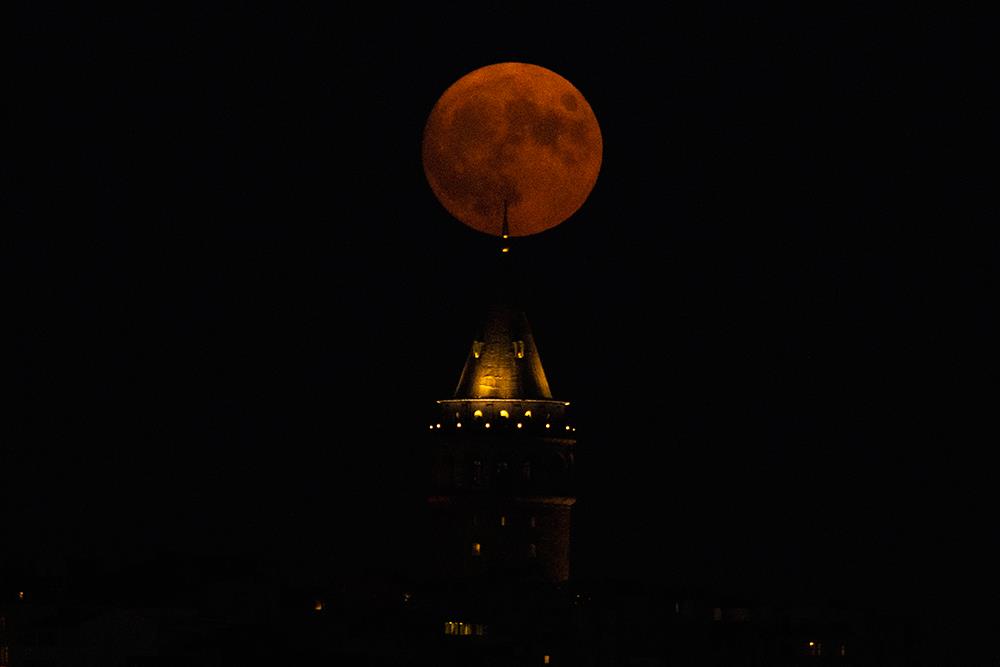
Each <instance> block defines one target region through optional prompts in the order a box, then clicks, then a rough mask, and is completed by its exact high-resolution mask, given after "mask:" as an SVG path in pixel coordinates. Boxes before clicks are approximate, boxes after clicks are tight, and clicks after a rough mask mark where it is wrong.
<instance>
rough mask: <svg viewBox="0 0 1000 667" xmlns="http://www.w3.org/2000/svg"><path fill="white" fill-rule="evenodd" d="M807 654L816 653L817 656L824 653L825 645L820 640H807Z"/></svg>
mask: <svg viewBox="0 0 1000 667" xmlns="http://www.w3.org/2000/svg"><path fill="white" fill-rule="evenodd" d="M806 655H814V656H816V657H819V656H821V655H823V645H822V644H821V643H819V642H807V643H806Z"/></svg>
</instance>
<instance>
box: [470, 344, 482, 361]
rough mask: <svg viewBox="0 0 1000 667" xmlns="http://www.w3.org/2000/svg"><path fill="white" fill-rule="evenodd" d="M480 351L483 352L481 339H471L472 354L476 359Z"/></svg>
mask: <svg viewBox="0 0 1000 667" xmlns="http://www.w3.org/2000/svg"><path fill="white" fill-rule="evenodd" d="M482 353H483V341H481V340H474V341H472V356H473V357H475V358H476V359H478V358H479V355H480V354H482Z"/></svg>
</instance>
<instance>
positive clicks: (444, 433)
mask: <svg viewBox="0 0 1000 667" xmlns="http://www.w3.org/2000/svg"><path fill="white" fill-rule="evenodd" d="M504 253H505V254H506V253H507V248H506V246H505V247H504ZM504 259H506V257H504ZM508 270H509V269H508ZM497 275H499V276H504V277H505V278H506V277H507V276H508V275H509V274H507V272H506V271H500V272H498V274H497ZM501 282H504V283H507V281H506V280H502V281H501ZM508 284H509V283H508ZM568 406H569V403H568V402H567V401H562V400H556V399H554V398H553V396H552V392H551V391H550V390H549V383H548V380H547V379H546V377H545V371H544V370H543V368H542V362H541V358H540V357H539V355H538V350H537V349H536V347H535V341H534V338H533V336H532V333H531V328H530V327H529V325H528V320H527V317H526V316H525V314H524V312H523V311H522V310H521V309H520V308H519V307H517V306H516V305H514V304H513V303H512V300H511V299H510V298H508V297H507V296H505V295H504V294H503V293H502V291H501V293H499V294H498V296H497V298H495V299H494V301H493V303H492V304H491V305H490V306H489V307H488V308H487V309H486V312H485V315H484V317H483V319H482V322H481V323H480V326H479V328H478V329H477V330H476V332H475V335H474V337H473V340H472V341H471V344H470V347H469V352H468V357H467V359H466V361H465V367H464V369H463V370H462V374H461V377H460V378H459V381H458V386H457V387H456V389H455V393H454V395H453V396H452V397H451V398H448V399H443V400H439V401H438V402H437V410H436V411H435V416H434V418H433V419H434V421H433V422H432V423H431V424H430V455H431V492H430V495H429V498H428V503H429V505H430V511H431V518H432V526H433V535H432V536H431V539H432V544H431V549H432V551H433V555H432V560H433V562H434V564H435V569H436V570H437V572H436V574H437V575H438V576H440V577H445V578H467V577H468V578H477V577H501V578H502V577H514V578H517V579H528V580H538V581H548V582H559V581H564V580H566V579H567V578H568V577H569V571H570V570H569V550H570V549H569V548H570V514H571V510H572V507H573V503H574V502H575V500H576V499H575V498H574V496H573V489H572V477H573V456H574V453H573V450H574V446H575V444H576V437H575V431H576V429H575V427H574V425H573V423H572V422H571V421H570V418H569V412H568V410H567V408H568Z"/></svg>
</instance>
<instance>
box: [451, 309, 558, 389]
mask: <svg viewBox="0 0 1000 667" xmlns="http://www.w3.org/2000/svg"><path fill="white" fill-rule="evenodd" d="M455 398H457V399H467V398H508V399H509V398H513V399H535V400H546V399H551V398H552V392H551V391H550V390H549V382H548V380H547V379H546V378H545V371H544V369H543V368H542V360H541V358H540V357H539V356H538V349H537V348H536V347H535V339H534V337H533V336H532V334H531V327H530V325H529V324H528V318H527V317H526V316H525V314H524V312H523V311H522V310H520V309H519V308H517V307H515V306H512V305H510V304H508V303H503V302H498V303H494V304H492V305H491V306H490V307H489V308H488V310H487V312H486V316H485V317H484V318H483V321H482V323H481V325H480V327H479V329H478V330H477V331H476V335H475V338H474V340H473V341H472V347H471V349H470V350H469V356H468V358H467V359H466V361H465V368H464V369H463V370H462V376H461V378H460V379H459V381H458V386H457V387H456V388H455Z"/></svg>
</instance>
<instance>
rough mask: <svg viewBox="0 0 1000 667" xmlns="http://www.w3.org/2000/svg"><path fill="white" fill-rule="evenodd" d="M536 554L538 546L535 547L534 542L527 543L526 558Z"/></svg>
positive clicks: (533, 556)
mask: <svg viewBox="0 0 1000 667" xmlns="http://www.w3.org/2000/svg"><path fill="white" fill-rule="evenodd" d="M536 556H538V547H536V546H535V545H534V544H529V545H528V558H535V557H536Z"/></svg>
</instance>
